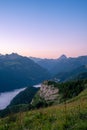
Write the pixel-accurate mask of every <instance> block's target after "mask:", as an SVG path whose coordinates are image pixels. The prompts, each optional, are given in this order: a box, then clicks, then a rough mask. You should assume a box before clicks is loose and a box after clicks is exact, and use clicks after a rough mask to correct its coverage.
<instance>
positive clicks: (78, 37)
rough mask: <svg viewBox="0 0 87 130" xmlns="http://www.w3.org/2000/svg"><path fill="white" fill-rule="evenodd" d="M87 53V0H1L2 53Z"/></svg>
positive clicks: (33, 54)
mask: <svg viewBox="0 0 87 130" xmlns="http://www.w3.org/2000/svg"><path fill="white" fill-rule="evenodd" d="M11 52H17V53H19V54H22V55H26V56H36V57H47V58H56V57H59V56H60V55H61V54H66V55H67V56H72V57H73V56H78V55H87V0H0V53H3V54H6V53H11Z"/></svg>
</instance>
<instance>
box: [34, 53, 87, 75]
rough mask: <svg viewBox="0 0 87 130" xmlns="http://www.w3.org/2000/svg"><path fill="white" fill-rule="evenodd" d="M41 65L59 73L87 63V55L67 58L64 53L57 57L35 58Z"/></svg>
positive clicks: (53, 72)
mask: <svg viewBox="0 0 87 130" xmlns="http://www.w3.org/2000/svg"><path fill="white" fill-rule="evenodd" d="M31 59H32V60H34V61H35V62H36V63H38V64H39V65H40V66H42V67H44V68H46V69H48V70H49V72H50V73H52V74H54V75H55V74H58V73H61V72H69V71H72V70H73V69H76V68H78V67H80V66H82V65H86V64H87V56H79V57H76V58H71V57H70V58H67V57H66V55H62V56H60V57H59V58H57V59H39V60H37V58H36V59H35V58H34V59H33V58H31Z"/></svg>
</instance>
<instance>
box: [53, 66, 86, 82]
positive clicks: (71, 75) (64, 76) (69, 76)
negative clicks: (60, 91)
mask: <svg viewBox="0 0 87 130" xmlns="http://www.w3.org/2000/svg"><path fill="white" fill-rule="evenodd" d="M54 78H56V79H59V81H61V82H62V81H63V82H64V81H68V80H74V79H86V78H87V65H82V66H80V67H77V68H76V69H74V70H72V71H69V72H62V73H58V74H56V75H55V76H54Z"/></svg>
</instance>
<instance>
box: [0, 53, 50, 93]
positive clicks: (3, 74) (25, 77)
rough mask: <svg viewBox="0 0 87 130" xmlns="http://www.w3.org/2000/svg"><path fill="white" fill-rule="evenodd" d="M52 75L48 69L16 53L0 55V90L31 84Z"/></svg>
mask: <svg viewBox="0 0 87 130" xmlns="http://www.w3.org/2000/svg"><path fill="white" fill-rule="evenodd" d="M49 77H50V74H49V73H48V71H47V70H46V69H44V68H42V67H41V66H40V65H38V64H37V63H35V62H34V61H32V60H31V59H29V58H27V57H23V56H20V55H18V54H16V53H12V54H9V55H8V54H6V55H1V56H0V92H2V91H9V90H13V89H18V88H21V87H25V86H31V85H34V84H37V83H40V82H42V81H43V80H46V79H48V78H49Z"/></svg>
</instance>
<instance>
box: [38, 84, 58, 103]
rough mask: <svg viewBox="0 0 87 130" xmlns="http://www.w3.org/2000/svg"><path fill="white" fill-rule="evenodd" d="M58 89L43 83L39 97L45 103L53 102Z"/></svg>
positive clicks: (56, 96)
mask: <svg viewBox="0 0 87 130" xmlns="http://www.w3.org/2000/svg"><path fill="white" fill-rule="evenodd" d="M58 91H59V90H58V88H55V87H54V85H53V84H52V85H48V82H47V81H45V82H44V83H43V84H42V85H41V88H40V90H39V96H40V97H41V98H42V99H44V100H45V101H47V102H49V101H54V100H56V99H57V98H58Z"/></svg>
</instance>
